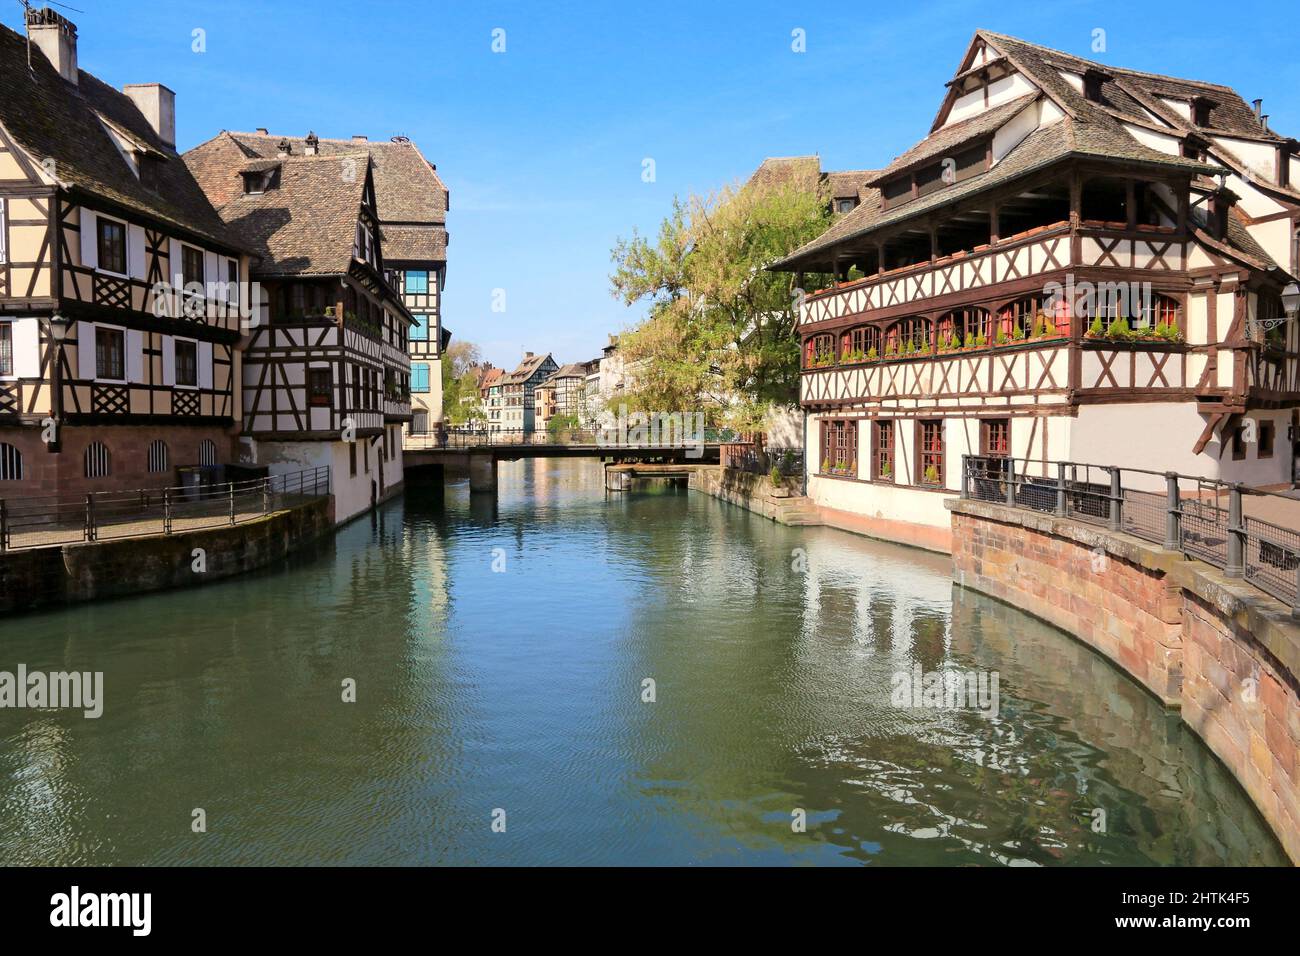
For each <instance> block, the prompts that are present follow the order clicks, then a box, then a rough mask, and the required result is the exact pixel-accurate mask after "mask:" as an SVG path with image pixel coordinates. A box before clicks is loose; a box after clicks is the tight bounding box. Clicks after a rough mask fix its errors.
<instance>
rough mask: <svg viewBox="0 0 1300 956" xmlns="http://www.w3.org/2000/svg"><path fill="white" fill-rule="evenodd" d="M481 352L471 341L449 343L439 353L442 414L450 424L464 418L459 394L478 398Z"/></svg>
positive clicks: (461, 420)
mask: <svg viewBox="0 0 1300 956" xmlns="http://www.w3.org/2000/svg"><path fill="white" fill-rule="evenodd" d="M481 363H482V351H481V350H480V349H479V347H478V346H477V345H475V344H474V343H473V342H452V343H451V344H450V345H448V346H447V349H446V351H445V352H443V353H442V363H441V364H442V416H443V419H444V420H446V421H448V422H450V423H452V424H461V423H463V422H465V421H466V409H465V404H464V403H463V402H461V398H462V397H472V398H473V399H474V402H475V403H477V401H478V367H479V365H480V364H481Z"/></svg>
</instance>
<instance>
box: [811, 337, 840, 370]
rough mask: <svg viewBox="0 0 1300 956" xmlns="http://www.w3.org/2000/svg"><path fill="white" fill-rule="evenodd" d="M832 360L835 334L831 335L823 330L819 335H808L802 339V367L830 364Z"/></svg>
mask: <svg viewBox="0 0 1300 956" xmlns="http://www.w3.org/2000/svg"><path fill="white" fill-rule="evenodd" d="M834 361H835V336H833V335H831V334H830V333H829V332H823V333H822V334H820V335H810V336H809V337H808V338H807V339H806V340H805V341H804V353H803V365H804V368H817V367H818V366H819V365H830V364H831V363H832V362H834Z"/></svg>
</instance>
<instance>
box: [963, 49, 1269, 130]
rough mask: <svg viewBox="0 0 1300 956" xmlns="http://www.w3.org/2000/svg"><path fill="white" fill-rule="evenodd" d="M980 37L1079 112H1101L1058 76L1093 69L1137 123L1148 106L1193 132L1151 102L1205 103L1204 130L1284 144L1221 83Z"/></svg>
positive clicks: (1113, 103) (1106, 93)
mask: <svg viewBox="0 0 1300 956" xmlns="http://www.w3.org/2000/svg"><path fill="white" fill-rule="evenodd" d="M977 32H978V35H979V36H980V37H982V38H983V39H984V40H985V41H986V42H988V43H989V44H990V45H992V46H993V47H994V48H995V49H996V50H998V51H1000V52H1002V53H1003V54H1005V55H1006V56H1007V57H1008V58H1010V59H1011V60H1012V61H1013V62H1014V63H1015V64H1016V65H1017V66H1019V67H1020V68H1021V69H1023V70H1025V71H1026V72H1027V73H1029V74H1030V77H1031V79H1033V80H1034V82H1036V83H1040V81H1047V80H1050V79H1054V80H1055V83H1053V84H1051V88H1048V92H1049V93H1051V94H1053V95H1061V96H1064V97H1066V98H1067V99H1068V100H1069V101H1070V102H1071V105H1072V106H1073V107H1075V108H1076V109H1083V110H1085V111H1088V112H1091V111H1093V110H1095V109H1096V104H1092V103H1089V102H1088V101H1087V100H1086V99H1084V97H1083V95H1082V94H1080V93H1079V92H1078V91H1077V90H1075V89H1074V88H1073V87H1072V86H1070V85H1069V84H1068V83H1066V82H1065V81H1064V80H1062V79H1060V76H1059V73H1058V70H1060V69H1066V70H1069V71H1071V72H1075V73H1082V72H1084V71H1085V70H1088V69H1094V70H1100V71H1101V72H1103V73H1106V74H1108V75H1109V76H1111V77H1113V80H1112V81H1109V82H1105V83H1102V85H1101V92H1102V100H1103V103H1104V104H1105V105H1108V106H1110V107H1112V108H1113V109H1115V110H1117V111H1118V112H1121V113H1124V114H1126V115H1129V116H1133V117H1135V118H1141V117H1142V116H1143V115H1144V114H1145V110H1143V109H1142V107H1143V106H1147V107H1152V106H1154V111H1155V112H1157V113H1159V114H1160V115H1162V116H1164V117H1165V118H1166V119H1170V120H1172V121H1175V122H1177V123H1179V125H1180V126H1182V127H1185V128H1190V126H1191V124H1189V123H1187V121H1186V120H1184V119H1182V118H1181V117H1179V115H1178V114H1177V113H1176V112H1174V111H1173V110H1171V109H1169V107H1167V106H1164V105H1163V104H1160V103H1154V104H1153V103H1152V102H1151V101H1152V99H1157V100H1158V99H1159V98H1162V97H1163V98H1168V99H1176V100H1188V99H1191V98H1193V97H1204V98H1205V99H1207V100H1209V101H1210V103H1211V106H1210V116H1209V126H1208V127H1205V129H1207V130H1208V131H1210V132H1215V131H1217V132H1222V133H1228V134H1230V135H1239V136H1248V137H1251V138H1263V139H1272V140H1281V139H1282V137H1280V136H1278V135H1277V134H1275V133H1272V132H1271V131H1269V130H1268V129H1267V128H1266V127H1265V126H1264V124H1263V123H1261V122H1260V120H1259V118H1258V117H1257V116H1256V115H1255V111H1254V110H1253V109H1252V108H1251V107H1250V106H1249V105H1248V104H1247V103H1246V101H1245V100H1244V99H1243V98H1242V97H1241V95H1240V94H1239V93H1237V91H1236V90H1234V89H1232V88H1231V87H1229V86H1223V85H1222V84H1219V83H1206V82H1203V81H1201V80H1187V79H1181V78H1179V77H1174V76H1165V75H1162V74H1159V73H1144V72H1141V71H1139V70H1128V69H1124V68H1123V67H1117V66H1111V65H1110V64H1107V63H1097V62H1094V61H1092V60H1085V59H1083V58H1082V57H1077V56H1074V55H1073V54H1070V53H1064V52H1062V51H1060V50H1053V49H1051V48H1050V47H1045V46H1039V45H1038V44H1036V43H1029V42H1027V41H1025V40H1021V39H1018V38H1016V37H1011V36H1006V35H1005V34H1001V33H991V32H989V31H987V30H980V31H977ZM1040 85H1044V86H1045V88H1047V87H1046V85H1045V84H1044V83H1040Z"/></svg>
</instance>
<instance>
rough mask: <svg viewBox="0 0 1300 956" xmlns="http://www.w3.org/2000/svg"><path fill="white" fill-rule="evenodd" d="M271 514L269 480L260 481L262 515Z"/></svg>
mask: <svg viewBox="0 0 1300 956" xmlns="http://www.w3.org/2000/svg"><path fill="white" fill-rule="evenodd" d="M270 513H271V479H270V478H263V479H262V514H264V515H266V514H270Z"/></svg>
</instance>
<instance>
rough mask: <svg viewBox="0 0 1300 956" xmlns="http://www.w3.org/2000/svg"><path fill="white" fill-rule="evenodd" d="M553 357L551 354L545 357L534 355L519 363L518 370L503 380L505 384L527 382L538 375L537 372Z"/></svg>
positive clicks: (548, 353)
mask: <svg viewBox="0 0 1300 956" xmlns="http://www.w3.org/2000/svg"><path fill="white" fill-rule="evenodd" d="M550 357H551V353H550V352H547V353H546V354H545V355H534V356H532V357H531V358H526V359H524V360H523V361H522V362H520V363H519V366H518V368H516V369H515V370H514V371H513V372H511V373H510V374H509V375H507V376H506V377H505V378H504V379H502V383H503V384H509V385H518V384H519V383H520V382H526V381H528V379H530V378H532V377H533V375H535V374H536V373H537V370H538V369H539V368H541V367H542V365H543V364H545V362H546V360H547V359H549V358H550Z"/></svg>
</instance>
